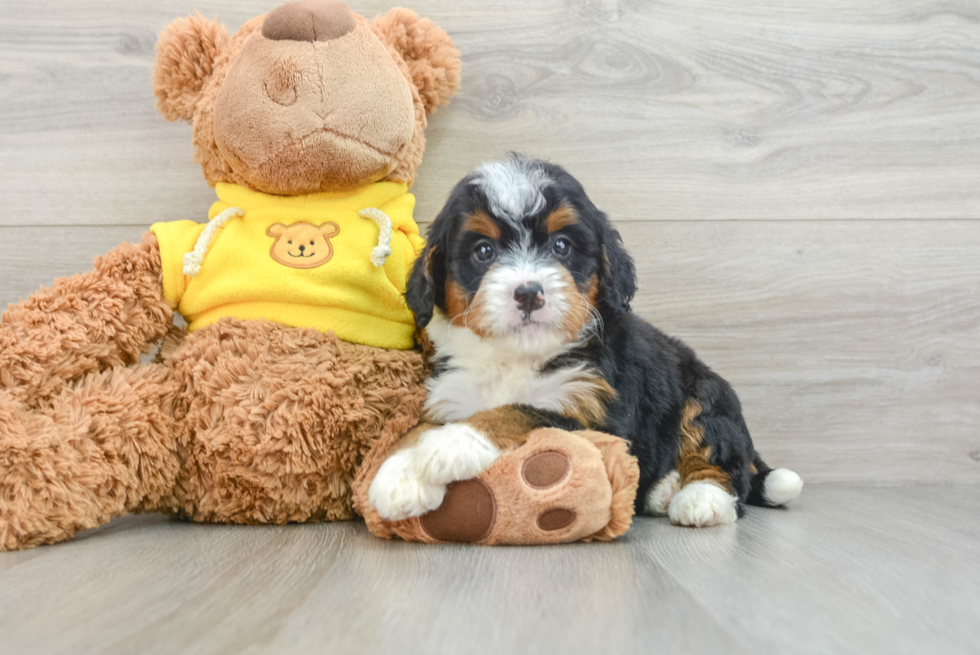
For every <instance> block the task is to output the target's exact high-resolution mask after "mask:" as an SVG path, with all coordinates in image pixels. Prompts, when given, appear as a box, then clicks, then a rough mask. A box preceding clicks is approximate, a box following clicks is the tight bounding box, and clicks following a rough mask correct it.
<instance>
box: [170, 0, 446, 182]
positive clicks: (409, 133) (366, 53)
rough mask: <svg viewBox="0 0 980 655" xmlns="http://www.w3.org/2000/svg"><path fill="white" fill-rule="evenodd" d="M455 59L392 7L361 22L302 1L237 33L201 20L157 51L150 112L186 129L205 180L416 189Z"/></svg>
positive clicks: (344, 11)
mask: <svg viewBox="0 0 980 655" xmlns="http://www.w3.org/2000/svg"><path fill="white" fill-rule="evenodd" d="M459 68H460V61H459V52H458V51H457V50H456V48H455V47H454V46H453V42H452V40H451V39H450V38H449V36H448V35H447V34H446V33H445V32H444V31H443V30H442V29H440V28H439V27H437V26H436V25H434V24H433V23H432V22H431V21H429V20H427V19H423V18H419V17H418V16H417V15H416V14H415V13H414V12H412V11H410V10H408V9H402V8H398V9H392V10H391V11H389V12H388V13H387V14H385V15H384V16H379V17H377V18H375V19H374V20H373V21H368V20H366V19H364V18H362V17H361V16H358V15H357V14H355V13H354V12H352V11H351V10H350V9H349V8H348V7H347V5H345V4H343V3H342V2H336V1H334V0H300V1H299V2H291V3H289V4H285V5H282V6H280V7H278V8H277V9H275V10H273V11H272V12H270V13H268V14H266V15H264V16H258V17H256V18H253V19H252V20H250V21H248V22H247V23H245V25H243V26H242V27H241V29H239V30H238V31H237V32H236V33H235V34H234V35H229V34H228V32H227V31H226V30H225V27H224V26H223V25H221V24H219V23H217V22H215V21H212V20H207V19H205V18H203V17H202V16H201V15H200V14H197V15H194V16H190V17H188V18H182V19H178V20H176V21H174V22H173V23H171V24H170V25H169V26H168V27H167V28H166V29H165V30H164V32H163V33H162V34H161V36H160V40H159V42H158V43H157V57H156V62H155V65H154V70H153V87H154V93H155V95H156V97H157V109H158V110H159V111H160V112H161V113H162V114H163V115H164V116H166V117H167V118H168V119H169V120H177V119H184V120H186V121H189V122H191V123H192V124H193V127H194V147H195V151H196V152H195V160H196V161H197V162H198V163H199V164H200V165H201V168H202V169H203V170H204V177H205V179H207V181H208V183H210V184H211V185H214V184H216V183H218V182H232V183H235V184H240V185H243V186H245V187H248V188H251V189H254V190H258V191H262V192H264V193H271V194H278V195H298V194H305V193H313V192H316V191H339V190H345V189H352V188H355V187H358V186H360V185H363V184H367V183H371V182H377V181H380V180H391V181H395V182H404V183H407V184H411V183H412V182H413V181H414V179H415V172H416V169H417V168H418V166H419V164H420V163H421V161H422V153H423V151H424V149H425V128H426V115H427V114H431V113H432V112H434V111H435V110H436V108H437V107H439V106H440V105H443V104H446V103H447V102H448V101H449V99H450V98H451V97H452V95H453V94H454V93H455V91H456V89H457V87H458V86H459Z"/></svg>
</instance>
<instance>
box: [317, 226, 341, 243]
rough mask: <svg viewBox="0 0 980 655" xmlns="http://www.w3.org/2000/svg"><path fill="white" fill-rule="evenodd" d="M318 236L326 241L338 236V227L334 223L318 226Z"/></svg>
mask: <svg viewBox="0 0 980 655" xmlns="http://www.w3.org/2000/svg"><path fill="white" fill-rule="evenodd" d="M320 234H321V235H322V236H323V237H324V238H326V239H329V238H330V237H335V236H337V235H338V234H340V226H339V225H337V224H336V223H324V224H323V225H321V226H320Z"/></svg>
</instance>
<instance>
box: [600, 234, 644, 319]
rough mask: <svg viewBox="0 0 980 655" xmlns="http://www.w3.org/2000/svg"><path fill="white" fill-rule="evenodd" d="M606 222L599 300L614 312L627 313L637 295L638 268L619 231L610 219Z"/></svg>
mask: <svg viewBox="0 0 980 655" xmlns="http://www.w3.org/2000/svg"><path fill="white" fill-rule="evenodd" d="M604 218H605V217H604ZM605 222H606V229H605V234H604V235H603V243H602V263H601V265H600V267H599V298H600V300H602V301H603V302H605V304H606V305H607V306H608V307H609V308H610V309H611V310H613V311H614V312H616V313H620V312H626V311H629V308H630V300H632V299H633V295H634V294H635V293H636V267H635V265H634V264H633V258H632V257H630V254H629V253H628V252H626V248H624V247H623V238H622V237H621V236H620V235H619V231H618V230H617V229H616V228H614V227H613V226H612V224H611V223H610V222H609V219H608V218H606V219H605Z"/></svg>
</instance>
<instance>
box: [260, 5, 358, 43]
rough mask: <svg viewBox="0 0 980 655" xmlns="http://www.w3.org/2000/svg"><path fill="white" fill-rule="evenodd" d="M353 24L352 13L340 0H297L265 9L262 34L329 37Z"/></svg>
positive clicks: (279, 37)
mask: <svg viewBox="0 0 980 655" xmlns="http://www.w3.org/2000/svg"><path fill="white" fill-rule="evenodd" d="M354 27H355V23H354V13H353V12H352V11H351V10H350V9H348V8H347V5H345V4H344V3H343V2H336V1H335V0H299V2H290V3H287V4H284V5H282V6H281V7H277V8H276V9H273V10H272V11H271V12H269V14H267V15H266V17H265V20H264V21H262V36H264V37H265V38H267V39H272V40H274V41H310V42H315V41H329V40H331V39H336V38H338V37H341V36H343V35H345V34H347V33H348V32H350V31H351V30H353V29H354Z"/></svg>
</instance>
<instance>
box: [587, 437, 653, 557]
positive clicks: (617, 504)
mask: <svg viewBox="0 0 980 655" xmlns="http://www.w3.org/2000/svg"><path fill="white" fill-rule="evenodd" d="M575 434H576V435H577V436H579V437H582V438H583V439H585V440H587V441H589V442H591V443H592V445H593V446H595V447H596V448H598V449H599V452H600V453H602V461H603V464H604V466H605V469H606V474H607V475H608V476H609V484H610V485H611V486H612V503H611V504H610V512H609V522H608V523H607V524H606V525H605V527H603V528H602V529H601V530H599V531H598V532H596V533H594V534H592V535H590V536H588V537H586V538H585V539H583V541H612V540H613V539H615V538H616V537H618V536H620V535H622V534H624V533H625V532H626V531H627V530H628V529H629V527H630V525H631V524H632V522H633V514H634V509H635V508H634V504H635V502H636V490H637V487H638V486H639V484H640V467H639V464H638V463H637V461H636V458H635V457H633V456H632V455H631V454H630V452H629V443H627V442H626V441H625V440H623V439H620V438H619V437H614V436H613V435H611V434H606V433H604V432H594V431H591V430H580V431H578V432H576V433H575Z"/></svg>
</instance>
